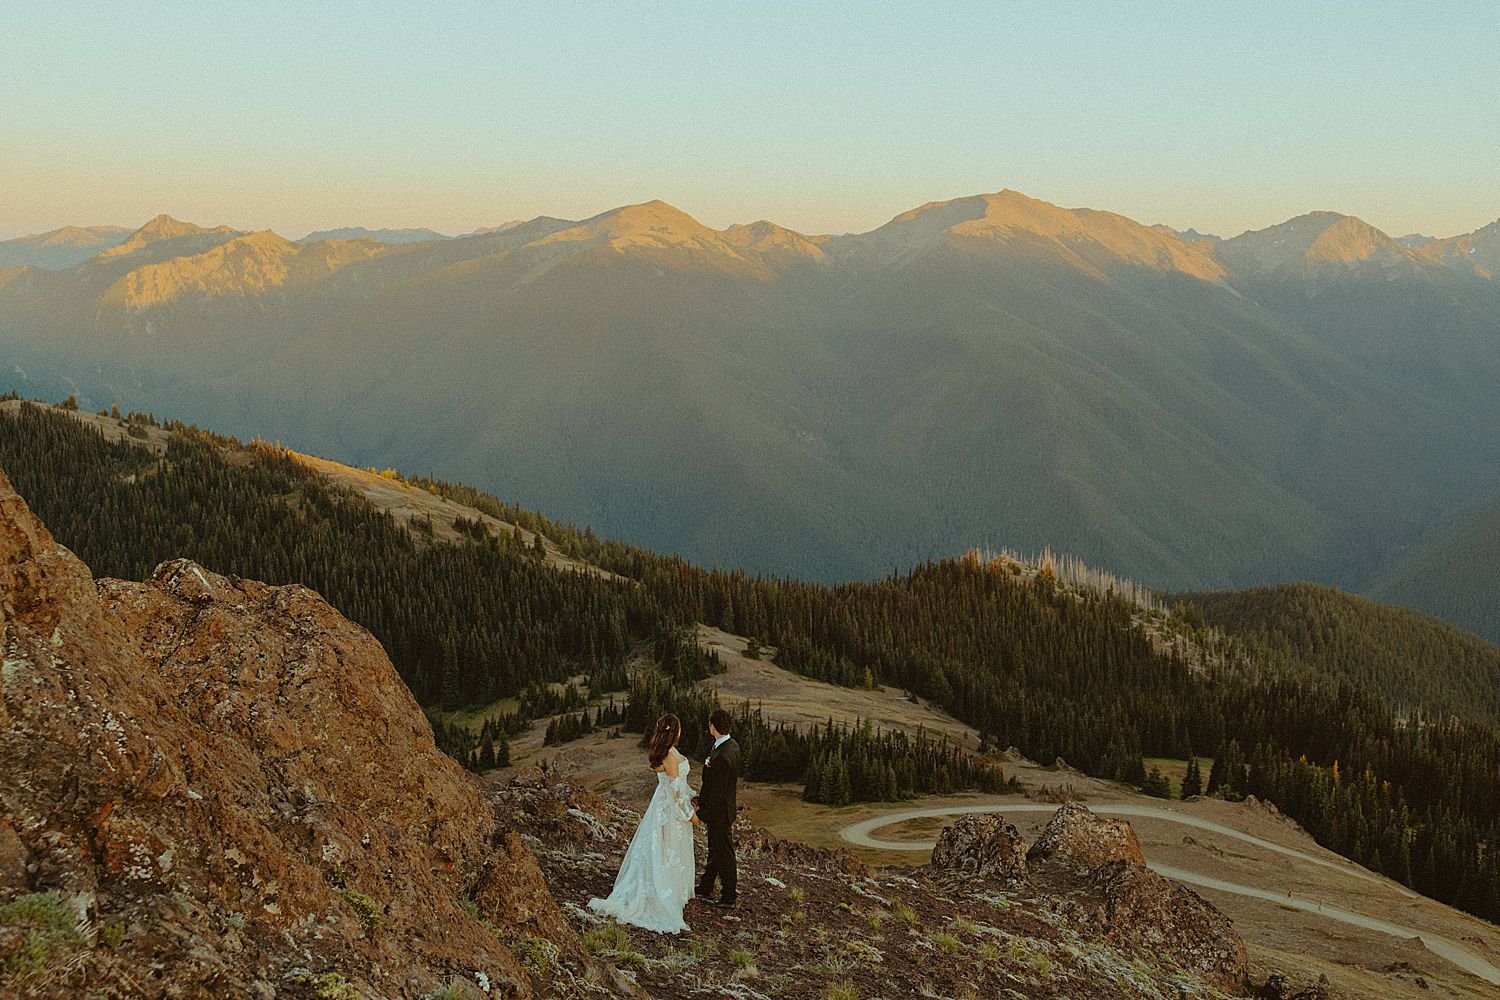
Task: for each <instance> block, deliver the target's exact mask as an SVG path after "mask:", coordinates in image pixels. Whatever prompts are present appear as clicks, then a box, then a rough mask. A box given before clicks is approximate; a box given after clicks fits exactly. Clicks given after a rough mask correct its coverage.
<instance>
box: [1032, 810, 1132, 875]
mask: <svg viewBox="0 0 1500 1000" xmlns="http://www.w3.org/2000/svg"><path fill="white" fill-rule="evenodd" d="M1026 857H1027V859H1028V860H1030V861H1033V862H1035V861H1051V860H1057V861H1062V862H1064V863H1067V864H1070V865H1073V866H1074V867H1077V868H1083V869H1089V870H1092V869H1094V868H1098V867H1099V866H1101V865H1104V864H1107V863H1109V862H1111V861H1125V862H1128V863H1130V864H1132V865H1136V866H1141V865H1144V864H1145V863H1146V856H1145V855H1144V854H1142V853H1141V842H1140V841H1139V840H1137V839H1136V836H1135V830H1134V829H1132V828H1131V826H1130V824H1129V823H1127V822H1125V821H1124V820H1122V819H1104V818H1102V817H1099V816H1095V815H1094V814H1093V813H1092V812H1090V811H1089V810H1088V808H1087V807H1086V806H1083V805H1080V804H1079V803H1077V802H1068V803H1065V804H1064V805H1063V807H1062V808H1061V809H1059V810H1057V812H1056V813H1054V814H1053V816H1052V819H1051V820H1050V821H1049V822H1048V823H1047V825H1046V827H1045V828H1044V829H1043V830H1042V832H1041V835H1040V836H1038V837H1037V839H1036V843H1035V844H1032V845H1031V850H1029V851H1027V852H1026Z"/></svg>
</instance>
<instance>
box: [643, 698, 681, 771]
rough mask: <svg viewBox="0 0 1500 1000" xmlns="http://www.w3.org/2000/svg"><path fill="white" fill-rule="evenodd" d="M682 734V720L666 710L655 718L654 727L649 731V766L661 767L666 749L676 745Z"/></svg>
mask: <svg viewBox="0 0 1500 1000" xmlns="http://www.w3.org/2000/svg"><path fill="white" fill-rule="evenodd" d="M681 735H682V720H681V719H679V718H677V716H675V715H673V714H672V713H670V712H668V713H667V714H666V715H663V716H662V717H661V718H660V719H657V720H656V728H655V729H654V730H652V732H651V754H650V757H649V758H648V759H649V760H650V761H651V768H652V770H655V769H656V768H658V767H661V762H662V761H664V760H666V759H667V751H668V750H671V749H672V748H673V747H674V746H676V745H677V738H678V737H679V736H681Z"/></svg>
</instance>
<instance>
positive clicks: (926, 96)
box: [0, 0, 1500, 236]
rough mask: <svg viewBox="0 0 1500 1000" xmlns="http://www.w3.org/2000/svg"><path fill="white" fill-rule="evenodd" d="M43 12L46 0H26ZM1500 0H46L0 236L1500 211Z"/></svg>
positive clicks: (17, 77) (1382, 220)
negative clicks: (1495, 0)
mask: <svg viewBox="0 0 1500 1000" xmlns="http://www.w3.org/2000/svg"><path fill="white" fill-rule="evenodd" d="M28 6H29V7H30V9H28ZM1497 25H1500V18H1497V16H1496V8H1495V7H1494V6H1493V4H1490V3H1448V4H1443V3H1434V4H1419V3H1412V4H1394V3H1372V2H1364V3H1347V4H1328V3H1255V4H1235V5H1230V4H1226V3H1215V2H1206V0H1205V2H1198V3H1192V4H1166V3H1158V4H1147V3H1139V4H1135V3H1127V2H1116V3H1076V2H1075V3H1061V2H1058V3H1016V4H1008V3H974V4H959V3H937V2H931V3H918V4H895V3H870V4H842V3H819V2H805V3H759V4H753V5H752V4H743V5H729V4H722V3H707V2H703V3H690V2H678V3H661V4H642V3H628V2H623V0H622V2H614V3H597V4H596V3H567V2H560V0H559V2H552V3H541V4H520V3H476V4H460V3H424V4H410V5H398V4H353V3H348V4H336V3H305V2H304V3H280V4H278V3H270V2H260V3H201V2H200V3H175V2H145V0H142V2H137V3H117V4H105V3H94V4H64V3H50V2H49V3H40V2H38V3H34V4H32V5H23V4H22V3H19V2H17V3H10V4H5V5H4V6H3V8H0V236H14V235H18V234H20V233H23V232H35V231H39V230H44V229H50V228H54V227H56V226H59V225H63V224H65V223H73V224H88V223H104V222H114V223H119V224H122V225H135V224H139V223H140V222H142V221H144V220H145V219H146V218H148V217H149V216H151V215H153V214H155V213H157V212H168V213H171V214H173V215H176V216H178V217H182V218H187V219H190V220H192V221H195V222H200V223H204V224H210V223H221V222H224V223H229V224H232V225H235V226H238V227H243V228H266V227H271V228H275V229H277V230H278V231H280V232H282V233H284V234H285V235H288V236H300V235H302V234H303V233H304V232H306V231H307V230H310V229H314V228H322V227H326V226H334V225H367V226H371V227H375V226H415V225H428V226H432V227H434V228H437V229H441V230H444V231H448V232H459V231H465V230H468V229H472V228H474V227H476V226H481V225H493V224H495V223H498V222H502V221H505V220H507V219H512V218H529V217H531V216H534V215H538V214H549V215H559V216H566V217H574V218H577V217H583V216H587V215H591V214H594V213H596V212H599V211H602V210H604V209H607V208H612V207H615V206H617V205H621V204H626V203H631V202H639V201H645V200H648V199H651V198H662V199H665V200H667V201H669V202H672V203H673V204H675V205H677V206H678V207H680V208H682V209H684V210H685V211H687V212H689V213H691V214H693V215H695V216H697V217H698V218H699V219H701V220H703V221H704V222H706V223H708V224H710V225H713V226H724V225H728V224H730V223H733V222H744V221H750V220H753V219H757V218H770V219H773V220H775V221H777V222H780V223H782V224H783V225H787V226H791V227H792V228H795V229H799V230H802V231H805V232H837V231H858V230H864V229H869V228H872V227H874V226H876V225H879V224H880V223H882V222H884V221H885V220H886V219H888V218H890V217H891V216H892V215H894V214H896V213H898V212H901V211H904V210H906V209H908V208H911V207H913V206H915V205H918V204H920V203H922V202H924V201H929V200H935V199H942V198H951V197H956V196H960V195H966V194H974V193H977V192H981V191H994V190H999V189H1000V188H1004V187H1011V188H1015V189H1017V190H1020V191H1023V192H1025V193H1027V194H1030V195H1033V196H1035V197H1039V198H1044V199H1046V200H1048V201H1053V202H1057V203H1059V204H1062V205H1067V206H1070V207H1076V206H1089V207H1095V208H1105V209H1110V210H1113V211H1117V212H1121V213H1122V214H1125V215H1128V216H1131V217H1132V218H1136V219H1139V220H1140V221H1142V222H1148V223H1149V222H1167V223H1170V224H1172V225H1174V226H1178V227H1182V228H1185V227H1188V226H1196V227H1198V228H1200V229H1203V230H1206V231H1212V232H1220V233H1224V234H1229V235H1232V234H1234V233H1237V232H1240V231H1242V230H1244V229H1247V228H1260V227H1263V226H1266V225H1271V224H1273V223H1276V222H1279V221H1282V220H1284V219H1286V218H1288V217H1290V216H1292V215H1296V214H1299V213H1301V212H1304V211H1308V210H1311V209H1317V208H1326V209H1334V210H1337V211H1343V212H1348V213H1351V214H1355V215H1359V216H1361V217H1363V218H1365V219H1367V220H1368V221H1370V222H1371V223H1373V224H1375V225H1377V226H1379V227H1381V228H1383V229H1386V230H1388V231H1390V232H1392V233H1393V234H1401V233H1405V232H1409V231H1413V230H1420V231H1423V232H1428V233H1432V234H1435V235H1451V234H1453V233H1457V232H1462V231H1467V230H1471V229H1474V228H1477V227H1479V226H1481V225H1484V224H1486V223H1488V222H1491V221H1493V220H1494V219H1495V218H1496V217H1497V216H1500V169H1497V168H1500V110H1497V109H1500V59H1497V56H1496V53H1497V51H1500V26H1497Z"/></svg>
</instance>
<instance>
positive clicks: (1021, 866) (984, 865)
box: [930, 813, 1026, 879]
mask: <svg viewBox="0 0 1500 1000" xmlns="http://www.w3.org/2000/svg"><path fill="white" fill-rule="evenodd" d="M930 868H931V869H932V870H934V871H939V872H965V873H971V874H974V875H985V876H989V877H994V878H1001V879H1018V878H1025V877H1026V842H1025V841H1024V840H1022V839H1021V834H1020V832H1019V831H1018V830H1017V829H1016V828H1015V827H1014V826H1012V825H1011V824H1010V823H1007V822H1005V820H1004V819H1003V818H1001V817H1000V816H998V815H996V814H994V813H968V814H966V815H964V816H960V817H959V819H958V822H956V823H954V824H953V825H952V826H946V827H944V828H943V832H942V833H941V834H940V835H939V836H938V842H937V846H935V847H934V848H933V849H932V863H931V865H930Z"/></svg>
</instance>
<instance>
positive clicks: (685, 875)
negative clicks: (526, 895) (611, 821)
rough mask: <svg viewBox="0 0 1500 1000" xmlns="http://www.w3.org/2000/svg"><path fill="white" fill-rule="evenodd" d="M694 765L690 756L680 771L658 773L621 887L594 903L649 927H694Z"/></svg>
mask: <svg viewBox="0 0 1500 1000" xmlns="http://www.w3.org/2000/svg"><path fill="white" fill-rule="evenodd" d="M688 770H689V768H688V762H687V761H686V760H684V761H682V763H681V764H680V765H679V766H678V769H677V777H675V778H669V777H667V772H665V771H661V772H659V773H658V774H657V775H656V791H655V792H654V793H653V794H652V796H651V804H650V805H648V806H647V807H646V812H645V815H643V816H642V817H641V825H640V826H638V827H636V828H635V836H634V837H632V838H631V839H630V846H629V847H628V848H626V849H625V860H624V861H622V862H621V863H620V873H619V874H618V875H616V876H615V887H614V889H613V890H611V892H610V894H609V898H608V899H599V898H598V897H597V896H596V897H594V898H593V899H591V900H589V909H591V910H594V911H596V912H598V913H603V914H607V915H608V916H611V917H614V918H615V919H616V920H618V921H620V922H621V923H624V924H634V925H636V926H637V927H644V928H646V930H649V931H661V932H664V933H668V934H676V933H678V932H679V931H685V930H687V929H688V925H687V924H686V923H684V922H683V919H682V909H683V907H685V906H686V905H687V901H688V900H689V899H691V898H692V896H693V882H694V877H695V875H696V870H695V866H694V864H693V826H692V818H693V790H692V788H690V787H689V786H688Z"/></svg>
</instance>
